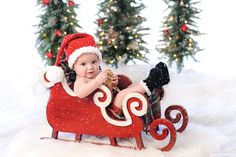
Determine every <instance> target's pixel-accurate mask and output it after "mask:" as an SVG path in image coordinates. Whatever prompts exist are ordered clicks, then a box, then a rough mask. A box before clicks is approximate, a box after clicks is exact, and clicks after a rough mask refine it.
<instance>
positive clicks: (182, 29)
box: [180, 24, 188, 32]
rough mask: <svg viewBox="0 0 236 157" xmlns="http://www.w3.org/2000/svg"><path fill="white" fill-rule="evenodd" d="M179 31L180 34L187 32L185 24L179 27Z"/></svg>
mask: <svg viewBox="0 0 236 157" xmlns="http://www.w3.org/2000/svg"><path fill="white" fill-rule="evenodd" d="M180 29H181V31H182V32H186V31H187V30H188V26H187V25H186V24H183V25H182V26H181V27H180Z"/></svg>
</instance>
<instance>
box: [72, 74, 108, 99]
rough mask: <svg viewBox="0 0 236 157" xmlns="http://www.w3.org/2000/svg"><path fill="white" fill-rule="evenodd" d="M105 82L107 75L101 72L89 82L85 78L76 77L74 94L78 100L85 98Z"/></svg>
mask: <svg viewBox="0 0 236 157" xmlns="http://www.w3.org/2000/svg"><path fill="white" fill-rule="evenodd" d="M106 80H107V73H106V72H101V73H99V74H98V75H97V76H96V77H95V78H94V79H92V80H91V81H89V82H88V81H87V79H86V78H83V77H78V78H77V79H76V81H75V84H74V92H75V94H76V95H77V96H78V97H80V98H85V97H87V96H88V95H89V94H91V93H92V92H93V91H95V90H96V89H97V88H99V87H100V86H101V85H102V84H103V83H104V82H105V81H106Z"/></svg>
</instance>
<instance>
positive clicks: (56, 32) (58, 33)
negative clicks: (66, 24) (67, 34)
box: [54, 29, 62, 37]
mask: <svg viewBox="0 0 236 157" xmlns="http://www.w3.org/2000/svg"><path fill="white" fill-rule="evenodd" d="M54 34H55V36H56V37H60V36H61V34H62V33H61V30H60V29H56V30H55V32H54Z"/></svg>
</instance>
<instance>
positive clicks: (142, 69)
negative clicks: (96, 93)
mask: <svg viewBox="0 0 236 157" xmlns="http://www.w3.org/2000/svg"><path fill="white" fill-rule="evenodd" d="M87 1H89V0H82V1H80V3H81V6H80V7H81V8H82V7H91V8H93V9H91V10H93V11H91V13H89V15H91V16H92V15H94V14H95V12H96V11H94V8H95V9H96V4H97V3H95V1H93V3H90V4H89V3H87ZM75 2H76V1H75ZM90 2H91V1H90ZM96 2H97V1H96ZM149 3H150V2H147V6H148V7H149V11H151V10H150V9H155V8H158V6H162V7H160V9H159V11H158V13H160V14H161V13H162V10H163V9H164V7H163V3H162V2H152V3H150V4H149ZM213 3H214V5H213ZM234 3H235V2H234V1H233V0H225V1H224V3H222V2H220V1H219V2H218V1H217V2H216V1H213V0H209V1H207V2H206V1H204V2H202V4H201V8H202V9H203V13H202V14H201V18H202V20H201V22H200V26H199V27H200V28H201V30H202V31H203V32H206V33H207V34H206V35H205V36H203V37H202V40H201V41H199V42H200V45H202V47H203V48H205V51H204V52H200V54H198V55H197V56H196V57H197V59H198V60H200V62H199V63H194V62H192V61H189V62H187V63H186V68H185V70H184V71H183V72H182V73H180V74H177V73H176V72H175V69H170V74H171V83H170V84H168V85H167V86H166V87H165V90H166V97H165V98H164V100H163V101H162V105H163V108H165V107H167V106H168V105H171V104H181V105H182V106H184V107H185V108H186V109H187V111H188V114H189V125H188V127H187V129H186V130H185V131H184V132H183V133H181V134H178V135H177V142H176V145H175V146H174V148H173V149H172V150H171V151H170V152H161V151H159V150H158V149H156V147H157V146H158V145H159V143H158V142H157V141H154V140H153V139H151V138H150V137H149V136H146V135H143V139H144V145H145V146H146V149H145V150H142V151H135V150H129V149H124V148H123V149H122V148H116V147H112V146H98V145H92V144H86V143H73V142H69V143H67V142H61V141H54V140H40V137H43V136H50V134H51V128H50V126H49V125H48V123H47V120H46V114H45V108H46V103H47V99H48V94H49V91H48V90H47V89H45V88H44V87H43V86H42V85H41V84H40V81H39V73H40V71H41V70H42V63H41V61H40V58H39V57H38V56H37V52H36V49H35V47H34V45H35V38H36V37H35V35H34V32H35V28H33V27H32V25H33V24H37V22H38V21H37V19H36V18H35V16H36V15H37V13H38V12H37V9H36V8H35V2H28V1H27V3H25V4H24V3H22V2H21V1H3V2H2V3H1V6H0V18H1V19H2V22H1V25H0V34H1V39H0V41H1V42H0V43H1V44H0V45H1V50H0V53H1V62H0V67H1V69H0V71H1V77H0V126H1V129H0V156H2V157H19V156H23V157H32V156H35V157H39V156H40V157H41V156H44V157H65V156H69V157H75V156H76V157H78V156H81V157H82V156H83V157H98V156H101V157H116V156H117V157H118V156H135V157H143V156H150V157H152V156H153V157H154V156H155V157H156V156H159V157H189V156H192V157H235V155H236V118H235V113H236V101H235V100H234V98H235V97H236V81H235V80H236V72H235V70H234V67H235V66H236V63H235V55H234V37H235V35H236V33H235V30H234V28H236V25H235V23H233V19H234V18H233V15H234V14H235V13H233V12H235V9H234V6H235V5H234ZM92 4H93V5H92ZM151 4H152V5H151ZM154 4H155V5H156V7H154V6H155V5H154ZM9 6H10V7H9ZM147 9H148V8H147ZM13 10H14V14H11V13H9V12H7V11H12V12H13ZM84 12H85V10H83V9H81V12H80V15H81V14H82V15H83V13H84ZM147 12H148V11H147ZM7 13H9V14H7ZM82 15H81V16H82ZM160 17H161V16H160ZM155 18H156V17H155V16H153V17H150V19H149V21H152V22H153V23H154V19H155ZM157 18H158V17H157ZM85 21H86V18H84V19H81V22H82V23H83V24H82V26H83V28H84V30H85V31H86V32H89V33H93V32H95V30H94V26H91V25H92V21H90V24H89V22H88V20H87V21H86V22H87V23H86V22H85ZM156 21H159V20H156ZM157 25H159V24H157ZM152 26H153V25H152ZM155 29H156V28H153V30H152V31H153V32H155V31H154V30H155ZM149 38H150V39H151V40H149V41H148V43H150V48H153V47H154V43H155V41H157V36H155V34H151V35H150V36H149ZM153 49H154V48H153ZM155 56H156V54H155V53H154V52H153V54H152V55H151V57H150V58H155ZM150 62H151V63H152V64H150V65H146V64H140V65H135V66H134V65H129V66H125V67H121V68H119V69H116V70H115V69H114V71H115V72H117V73H125V74H128V75H129V76H130V77H131V79H132V80H133V81H138V80H141V79H143V78H144V77H145V75H147V73H148V70H149V69H150V68H151V67H152V66H154V63H155V62H156V60H153V59H151V61H150ZM62 136H63V137H68V138H72V137H73V135H71V134H62ZM85 138H86V139H87V140H96V141H104V142H107V139H106V138H102V139H98V138H97V137H91V136H86V137H85ZM119 142H121V143H123V144H127V145H134V141H133V140H121V141H119Z"/></svg>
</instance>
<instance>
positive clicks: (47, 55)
mask: <svg viewBox="0 0 236 157" xmlns="http://www.w3.org/2000/svg"><path fill="white" fill-rule="evenodd" d="M46 58H49V59H52V58H53V53H52V52H51V51H48V52H47V53H46Z"/></svg>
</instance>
